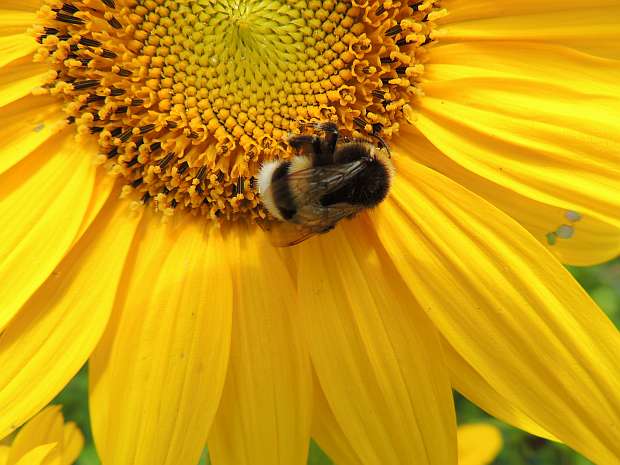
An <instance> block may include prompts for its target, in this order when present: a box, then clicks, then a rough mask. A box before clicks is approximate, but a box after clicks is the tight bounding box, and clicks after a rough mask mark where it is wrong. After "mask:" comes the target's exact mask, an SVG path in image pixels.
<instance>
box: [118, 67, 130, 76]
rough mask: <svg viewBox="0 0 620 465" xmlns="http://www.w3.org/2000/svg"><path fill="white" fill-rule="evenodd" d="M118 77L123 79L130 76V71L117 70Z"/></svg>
mask: <svg viewBox="0 0 620 465" xmlns="http://www.w3.org/2000/svg"><path fill="white" fill-rule="evenodd" d="M118 75H119V76H123V77H127V76H131V71H129V70H128V69H123V68H121V69H119V70H118Z"/></svg>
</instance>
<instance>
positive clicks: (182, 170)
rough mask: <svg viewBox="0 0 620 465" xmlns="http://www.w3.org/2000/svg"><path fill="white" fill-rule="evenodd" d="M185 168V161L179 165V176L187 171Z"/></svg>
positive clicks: (187, 166)
mask: <svg viewBox="0 0 620 465" xmlns="http://www.w3.org/2000/svg"><path fill="white" fill-rule="evenodd" d="M187 168H189V163H187V162H186V161H184V162H183V163H181V164H180V165H179V170H178V171H179V174H183V173H185V172H186V171H187Z"/></svg>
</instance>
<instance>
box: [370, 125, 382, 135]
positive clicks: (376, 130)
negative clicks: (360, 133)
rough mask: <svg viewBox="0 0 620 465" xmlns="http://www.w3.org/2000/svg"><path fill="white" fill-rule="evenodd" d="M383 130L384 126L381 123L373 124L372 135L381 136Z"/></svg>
mask: <svg viewBox="0 0 620 465" xmlns="http://www.w3.org/2000/svg"><path fill="white" fill-rule="evenodd" d="M382 129H383V125H382V124H381V123H373V124H372V133H373V134H379V133H380V132H381V130H382Z"/></svg>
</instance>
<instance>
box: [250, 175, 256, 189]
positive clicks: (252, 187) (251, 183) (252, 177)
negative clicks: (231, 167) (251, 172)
mask: <svg viewBox="0 0 620 465" xmlns="http://www.w3.org/2000/svg"><path fill="white" fill-rule="evenodd" d="M254 184H256V178H255V177H254V176H251V177H250V189H254Z"/></svg>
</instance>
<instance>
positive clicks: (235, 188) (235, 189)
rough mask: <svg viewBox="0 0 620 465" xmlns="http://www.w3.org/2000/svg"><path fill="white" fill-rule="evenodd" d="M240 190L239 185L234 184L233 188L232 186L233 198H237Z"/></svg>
mask: <svg viewBox="0 0 620 465" xmlns="http://www.w3.org/2000/svg"><path fill="white" fill-rule="evenodd" d="M238 189H239V188H238V187H237V184H233V186H232V192H231V194H232V196H233V197H235V196H236V195H237V192H238Z"/></svg>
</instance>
